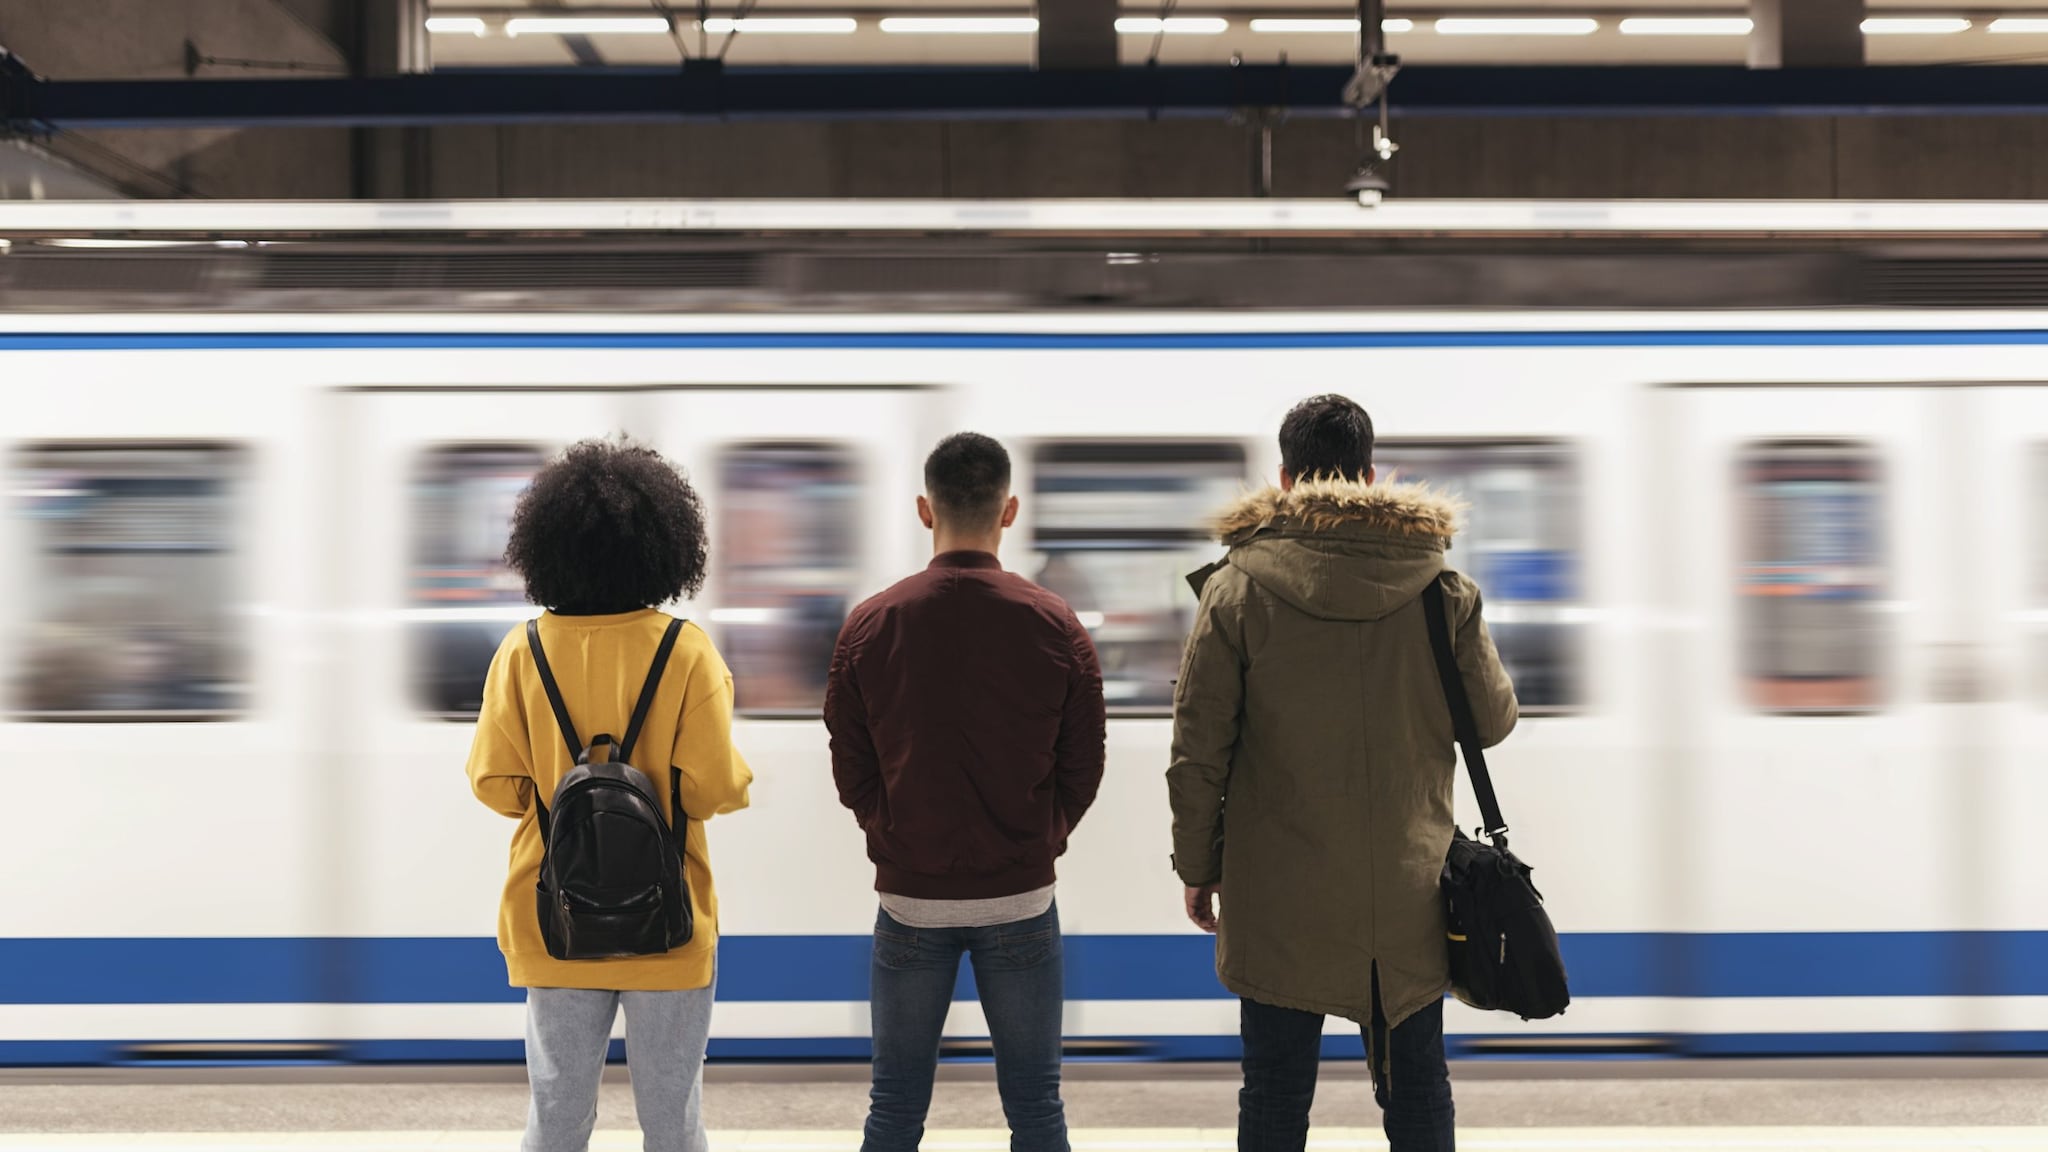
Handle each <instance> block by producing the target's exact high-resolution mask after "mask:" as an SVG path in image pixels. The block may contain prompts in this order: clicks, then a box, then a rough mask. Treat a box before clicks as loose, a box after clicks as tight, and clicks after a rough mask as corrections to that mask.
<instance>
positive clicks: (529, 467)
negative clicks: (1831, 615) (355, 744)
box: [406, 444, 542, 719]
mask: <svg viewBox="0 0 2048 1152" xmlns="http://www.w3.org/2000/svg"><path fill="white" fill-rule="evenodd" d="M541 459H542V456H541V452H540V449H538V448H534V447H530V446H526V445H502V444H500V445H490V444H449V445H439V446H436V447H433V448H429V449H427V451H426V452H425V453H424V454H423V455H422V456H421V457H420V459H419V461H418V463H417V465H416V467H415V470H414V473H413V482H412V571H411V579H410V581H409V585H410V586H409V588H408V589H407V599H408V600H409V601H410V602H411V607H410V610H409V611H408V612H407V613H406V617H407V619H408V620H409V621H411V629H410V642H411V646H412V669H413V695H414V698H415V700H416V701H417V703H418V704H419V706H420V707H421V708H422V709H424V710H425V711H427V712H430V713H432V714H434V715H436V716H443V717H447V718H449V719H468V718H470V717H473V716H475V715H476V713H477V710H478V709H479V708H481V707H482V706H483V698H484V676H485V674H486V673H488V672H489V671H490V668H491V658H492V657H493V656H495V655H496V654H497V651H498V645H499V643H501V642H502V641H503V640H504V638H505V632H506V630H507V629H509V628H510V627H511V626H512V624H514V623H516V622H517V621H519V620H522V619H525V618H526V617H528V616H532V615H534V614H536V613H537V612H538V611H539V610H538V609H536V608H533V607H531V606H530V605H528V604H527V603H526V586H525V584H524V583H523V582H521V581H520V579H519V575H518V574H517V573H515V572H513V571H512V570H511V569H509V568H507V567H506V566H505V541H506V538H507V537H508V536H510V535H511V532H512V507H513V505H514V504H516V503H518V500H519V493H520V492H521V491H523V490H525V488H526V485H527V483H528V482H529V481H531V480H532V479H533V474H534V473H535V472H537V471H539V470H540V466H541Z"/></svg>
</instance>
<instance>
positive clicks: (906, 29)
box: [881, 16, 1038, 36]
mask: <svg viewBox="0 0 2048 1152" xmlns="http://www.w3.org/2000/svg"><path fill="white" fill-rule="evenodd" d="M881 27H882V31H884V32H888V33H891V34H892V35H893V34H902V35H912V36H917V35H941V36H946V35H959V36H984V35H986V36H1003V35H1011V34H1015V33H1025V32H1036V31H1038V18H1037V17H1035V16H884V17H882V22H881Z"/></svg>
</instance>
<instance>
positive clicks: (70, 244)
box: [36, 236, 204, 248]
mask: <svg viewBox="0 0 2048 1152" xmlns="http://www.w3.org/2000/svg"><path fill="white" fill-rule="evenodd" d="M36 243H38V244H42V245H45V246H47V247H50V248H194V247H197V246H199V245H200V244H202V243H204V241H201V240H121V239H116V238H113V237H104V236H52V237H50V238H49V239H46V240H38V241H36Z"/></svg>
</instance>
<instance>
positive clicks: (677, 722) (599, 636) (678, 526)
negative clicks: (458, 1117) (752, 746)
mask: <svg viewBox="0 0 2048 1152" xmlns="http://www.w3.org/2000/svg"><path fill="white" fill-rule="evenodd" d="M707 552H708V549H707V546H706V540H705V521H704V506H703V503H702V502H701V501H700V500H699V499H698V498H697V493H696V491H695V490H694V489H692V488H691V487H690V484H689V482H688V481H687V480H685V479H684V478H683V476H682V474H681V473H680V472H678V471H677V470H676V468H675V466H674V465H672V464H670V463H669V462H668V461H667V460H665V459H663V458H662V457H661V455H660V454H659V453H656V452H655V451H654V450H653V449H651V448H646V447H643V446H640V445H638V444H634V443H632V442H630V441H627V440H624V439H619V440H610V441H607V440H585V441H582V442H581V443H578V444H573V445H571V446H570V447H569V448H568V449H567V450H566V451H564V452H563V453H562V454H561V455H560V456H559V457H557V458H555V459H554V460H552V461H550V462H549V463H548V465H547V466H546V467H544V468H542V469H541V470H540V472H539V474H538V475H536V476H535V477H534V478H533V483H532V484H531V485H530V486H529V487H528V488H527V489H526V491H525V492H524V493H523V494H522V495H521V496H520V498H519V503H518V506H517V507H516V509H515V510H514V511H513V513H512V536H511V542H510V543H509V544H508V546H507V547H506V549H505V559H506V561H507V562H508V563H509V564H510V565H511V566H512V568H513V569H514V570H515V571H517V572H518V573H519V574H520V576H521V577H522V578H524V580H525V581H526V597H527V599H529V600H531V601H532V602H533V603H535V604H537V605H539V606H541V607H542V608H545V609H546V611H545V612H543V613H542V614H541V616H540V619H539V621H538V624H537V627H538V633H539V639H540V641H541V650H542V652H544V653H545V655H546V659H547V663H548V667H549V669H550V670H551V671H552V672H553V674H554V677H555V680H556V681H557V683H558V684H559V686H560V690H561V695H562V699H563V702H564V703H565V704H566V705H567V708H568V713H569V716H570V718H571V720H572V721H573V726H574V727H575V728H576V729H577V731H578V734H579V738H580V736H582V735H585V734H591V733H600V732H603V733H612V732H624V731H625V730H626V727H627V721H628V718H629V716H630V714H631V712H632V709H633V705H634V703H635V701H636V699H637V697H638V696H639V694H640V690H641V686H642V683H643V682H644V681H645V680H646V679H647V677H648V672H649V668H650V666H651V664H652V663H653V660H654V658H655V653H656V651H657V649H658V648H659V647H660V644H661V641H662V637H663V635H664V634H665V633H666V632H667V630H668V628H669V622H670V617H669V616H668V615H666V614H665V613H663V612H662V611H661V610H660V606H661V605H664V604H668V603H670V602H671V601H675V600H680V599H683V598H686V597H689V596H693V595H695V594H696V592H697V591H698V590H699V589H700V588H702V587H703V584H704V567H705V561H706V556H707ZM631 762H632V763H633V765H634V767H636V768H638V769H640V770H641V771H642V772H643V773H644V774H645V775H646V776H647V777H648V779H649V781H650V782H651V783H652V784H653V786H654V788H655V789H656V791H657V793H658V798H659V800H660V803H661V810H662V811H663V812H674V811H679V812H680V814H681V820H680V822H681V823H682V825H683V827H682V828H680V829H678V830H677V831H678V834H679V839H680V840H681V842H682V845H683V874H684V877H685V879H686V881H687V884H688V888H689V892H690V897H691V904H692V908H693V910H694V916H695V931H694V934H693V935H692V936H691V938H690V939H689V941H688V942H687V943H685V944H683V945H681V946H680V947H677V948H673V949H671V950H669V951H667V952H659V953H653V954H649V955H636V956H626V957H622V958H617V959H597V960H562V959H556V958H555V957H554V956H551V955H550V954H549V951H548V949H547V946H546V944H545V942H544V940H543V936H542V931H541V924H540V914H539V909H538V907H537V901H536V897H535V888H536V886H537V885H538V883H539V881H540V870H541V857H542V854H543V845H542V841H541V828H540V823H539V820H540V807H541V805H544V804H547V803H550V802H551V801H552V800H553V798H554V795H555V789H556V787H557V786H558V785H559V784H560V783H561V780H562V777H563V776H565V775H567V774H568V773H569V771H570V770H571V769H573V768H574V767H575V757H574V756H573V755H572V754H571V753H570V751H569V748H568V742H567V741H565V740H564V738H563V734H562V733H561V732H560V731H559V730H558V725H557V724H556V722H555V720H554V714H553V711H552V708H551V706H550V704H549V701H548V696H547V691H546V689H545V687H544V686H543V685H542V682H541V678H540V674H539V672H538V671H537V666H536V663H535V659H534V656H533V652H532V649H531V646H530V644H529V641H528V636H527V628H526V626H525V625H521V626H520V627H518V628H515V629H513V630H512V632H511V634H510V635H508V636H506V637H505V640H504V643H503V644H501V645H499V647H498V653H497V656H496V657H495V658H494V659H493V660H492V661H491V670H490V675H489V677H488V678H487V679H486V680H485V682H484V703H483V710H482V712H481V714H480V715H479V716H478V717H477V726H476V740H475V744H474V745H473V747H472V748H471V750H470V754H469V781H470V786H471V787H472V789H474V790H475V792H476V795H477V798H478V799H479V800H482V801H483V802H484V804H486V805H487V806H489V807H490V808H491V809H492V810H493V811H496V812H498V813H500V814H502V815H505V816H509V817H512V818H513V819H515V820H517V821H518V822H519V824H518V826H517V828H516V829H515V830H514V832H513V834H512V852H511V868H510V873H509V875H508V876H507V877H506V880H505V892H504V898H503V900H502V902H501V903H500V905H499V910H498V946H499V948H500V949H502V950H503V951H504V953H505V964H506V968H507V970H508V972H509V974H510V977H511V982H512V985H513V986H514V987H521V988H525V989H526V990H527V991H526V1060H527V1072H528V1079H529V1080H530V1082H531V1085H532V1106H531V1108H530V1109H529V1111H528V1115H527V1127H526V1139H525V1143H524V1145H523V1148H524V1152H582V1150H583V1149H584V1148H585V1147H587V1146H588V1144H589V1141H590V1133H591V1129H592V1128H593V1126H594V1125H595V1124H596V1122H597V1086H598V1080H599V1077H600V1076H601V1075H602V1074H603V1072H604V1063H605V1055H606V1051H607V1049H608V1048H609V1046H610V1041H611V1031H612V1021H613V1019H614V1018H615V1017H616V1016H617V1014H618V1012H619V1010H620V1009H621V1008H622V1007H623V1008H624V1010H625V1014H626V1043H627V1046H628V1051H629V1055H628V1060H629V1064H630V1069H631V1075H632V1082H633V1098H634V1102H635V1105H636V1107H637V1110H638V1112H639V1116H640V1127H641V1130H642V1131H643V1132H644V1133H645V1136H646V1148H647V1149H648V1152H705V1148H706V1143H705V1137H704V1121H703V1115H702V1108H701V1099H702V1088H703V1067H704V1045H705V1041H706V1039H707V1038H708V1036H709V1032H710V1026H711V1000H712V983H713V977H714V975H715V967H716V953H717V947H718V896H717V892H716V890H715V889H714V888H713V887H712V883H711V858H710V855H709V853H708V851H707V850H706V846H705V839H704V821H706V820H709V819H711V817H713V816H715V815H719V814H721V813H725V812H734V811H737V810H739V809H741V808H744V807H746V806H747V787H748V785H749V784H750V783H751V782H752V780H753V774H752V773H751V772H750V771H749V770H748V768H747V764H746V761H745V760H743V759H742V758H741V757H740V754H739V752H738V751H737V750H735V749H734V748H733V745H732V674H731V673H730V672H728V671H727V670H726V667H725V661H723V660H722V659H720V658H719V655H718V651H717V650H716V649H715V648H713V647H712V645H711V638H710V637H708V636H706V635H705V634H704V633H703V632H702V631H701V630H700V629H698V628H697V627H696V626H694V625H688V624H686V625H684V626H683V627H682V630H681V632H680V634H679V635H678V636H677V639H676V641H675V645H674V648H673V649H672V651H671V652H670V655H669V657H668V660H667V663H666V664H665V665H664V667H663V669H662V675H661V678H660V681H659V686H658V689H657V691H656V694H655V696H654V699H653V706H652V708H651V709H650V710H649V712H648V714H647V717H646V720H645V721H644V723H643V725H642V726H641V729H640V732H639V737H638V742H637V743H636V744H635V745H634V751H633V754H632V757H631ZM671 766H672V767H673V768H674V769H675V770H676V771H673V772H672V771H671ZM672 779H673V780H676V781H680V783H679V784H678V785H674V786H673V788H672V785H671V780H672ZM672 790H673V791H674V803H672V801H671V795H670V793H671V791H672Z"/></svg>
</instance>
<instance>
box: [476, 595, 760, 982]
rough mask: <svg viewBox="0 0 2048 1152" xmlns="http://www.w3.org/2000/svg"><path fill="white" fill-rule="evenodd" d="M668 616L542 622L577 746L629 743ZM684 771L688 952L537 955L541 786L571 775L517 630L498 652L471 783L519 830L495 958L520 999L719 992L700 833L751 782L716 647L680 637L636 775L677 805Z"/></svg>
mask: <svg viewBox="0 0 2048 1152" xmlns="http://www.w3.org/2000/svg"><path fill="white" fill-rule="evenodd" d="M668 621H669V617H668V616H666V615H665V614H663V613H661V612H658V611H656V610H654V609H652V608H646V609H642V610H641V611H638V612H622V613H619V614H617V615H611V616H557V615H555V614H554V613H552V612H549V613H546V614H545V615H543V616H542V617H541V618H540V639H541V645H542V647H543V648H545V649H546V651H547V656H548V666H549V667H550V668H552V669H553V670H554V673H555V682H556V683H557V684H559V685H560V686H561V690H562V700H563V701H564V702H565V703H566V704H567V705H568V706H569V718H570V720H571V721H572V722H573V723H574V724H575V726H576V734H577V735H578V736H579V737H581V738H582V739H584V740H586V741H588V740H589V739H590V738H591V737H592V736H595V735H597V734H598V733H600V732H608V733H610V734H611V735H612V736H613V737H614V738H617V739H623V738H624V736H625V733H626V721H627V719H628V718H630V717H631V715H632V712H633V703H634V701H635V700H637V699H638V698H639V696H640V685H641V683H642V682H643V681H644V680H645V679H646V677H647V669H648V665H649V664H651V663H652V662H653V661H654V649H655V646H656V645H658V644H660V643H661V634H662V632H663V631H664V630H665V629H666V628H667V627H668ZM670 765H674V766H675V767H678V768H681V769H682V770H683V783H682V806H683V815H684V817H685V820H684V825H685V827H684V829H683V874H684V877H685V878H686V879H687V880H688V882H689V886H690V897H691V903H692V905H693V906H694V910H695V912H696V931H695V933H694V934H693V936H692V937H691V940H690V942H689V943H688V944H685V945H683V946H682V947H680V948H677V949H675V950H673V951H670V952H666V953H662V954H660V955H654V956H630V957H626V958H624V959H618V960H557V959H555V958H553V957H552V956H549V955H548V951H547V947H546V946H545V945H544V944H542V943H541V935H540V916H539V913H538V911H537V910H536V908H535V906H534V887H535V885H536V884H538V883H539V881H540V858H541V842H540V828H539V823H538V819H537V817H536V815H535V807H534V803H533V798H534V786H535V785H536V784H538V785H539V787H540V795H541V796H542V798H543V800H544V801H551V800H553V798H554V795H555V788H556V787H557V786H559V785H560V784H561V781H562V777H563V776H565V775H567V774H568V772H569V770H570V769H571V768H573V767H575V761H574V760H573V759H571V758H570V756H569V748H568V746H567V745H566V744H565V743H564V742H563V740H562V737H561V734H560V732H559V731H557V729H556V727H555V717H554V712H553V711H552V710H550V709H549V707H548V697H547V690H546V689H544V688H542V687H541V682H540V676H539V674H538V673H537V672H536V671H535V669H534V663H533V654H532V653H531V652H529V651H528V650H527V646H526V626H525V625H524V624H521V625H520V626H519V627H517V628H514V629H513V630H512V631H511V633H510V634H509V635H507V636H506V637H505V640H504V643H502V644H500V645H498V654H497V656H496V657H495V658H494V659H493V660H492V661H491V672H490V676H489V677H488V678H487V679H486V680H485V681H484V705H483V711H482V713H481V714H480V715H478V717H477V723H476V742H475V743H474V744H473V745H472V746H471V747H470V751H469V784H470V788H471V789H472V790H474V791H475V792H476V795H477V799H479V800H482V801H483V802H484V803H485V804H486V805H487V806H489V807H490V809H491V810H492V811H494V812H498V813H500V814H502V815H505V816H510V817H513V818H514V819H516V820H518V821H519V825H518V827H517V828H516V829H514V830H513V833H512V864H511V870H510V875H508V876H507V877H506V878H505V895H504V899H503V901H502V902H501V903H500V904H499V907H498V947H499V948H500V949H501V950H502V951H503V952H504V953H505V966H506V968H507V970H508V971H509V973H510V975H511V980H512V984H513V986H514V987H520V988H609V989H617V990H620V991H627V992H667V991H677V990H681V989H686V988H703V987H706V986H708V985H709V984H710V983H711V975H712V961H713V957H714V955H715V953H716V951H717V947H718V893H717V891H716V890H715V889H714V888H713V887H712V886H711V856H710V853H709V851H708V849H707V846H706V843H705V839H704V821H706V820H709V819H711V818H712V817H713V816H716V815H718V814H719V813H722V812H737V811H739V810H740V809H742V808H745V807H746V806H747V786H748V785H749V784H751V783H753V779H754V774H753V772H751V771H750V770H749V769H748V768H747V762H746V761H745V760H744V759H742V758H741V757H740V754H739V752H738V750H737V749H735V748H734V747H733V746H732V673H731V672H729V671H727V670H726V667H725V661H724V660H722V659H720V658H719V655H718V650H717V649H716V648H713V647H712V646H711V638H710V637H709V636H706V635H705V634H704V632H703V630H702V629H699V628H698V627H697V626H696V625H694V624H686V625H684V626H683V631H682V634H681V635H680V636H678V637H677V638H676V646H675V650H674V651H673V652H672V653H670V655H669V661H668V667H667V669H665V670H664V671H663V673H662V677H661V688H660V691H659V692H657V693H656V695H655V697H654V707H653V708H652V709H651V710H650V711H649V712H648V714H647V721H646V724H645V725H644V726H643V727H642V728H641V730H640V741H639V743H638V745H637V746H635V748H634V749H633V766H634V767H635V768H638V769H640V770H641V771H642V772H645V773H647V775H648V777H649V779H651V780H652V781H653V782H654V788H655V791H656V793H657V794H658V795H659V796H660V798H661V804H662V810H663V811H668V806H669V780H670V772H669V766H670Z"/></svg>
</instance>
